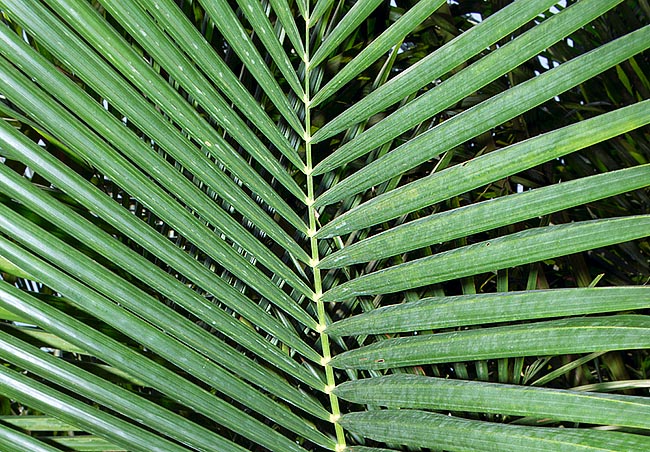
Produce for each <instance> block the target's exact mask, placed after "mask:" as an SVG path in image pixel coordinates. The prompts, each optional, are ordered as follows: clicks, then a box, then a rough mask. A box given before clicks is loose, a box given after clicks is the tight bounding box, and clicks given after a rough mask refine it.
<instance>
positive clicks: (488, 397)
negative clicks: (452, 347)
mask: <svg viewBox="0 0 650 452" xmlns="http://www.w3.org/2000/svg"><path fill="white" fill-rule="evenodd" d="M334 393H335V394H336V395H337V396H338V397H341V398H342V399H345V400H348V401H350V402H353V403H358V404H363V405H377V406H386V407H391V408H417V409H431V410H444V411H447V410H449V411H469V412H473V413H494V414H504V415H512V416H531V417H535V418H542V419H543V418H550V419H554V420H558V421H571V422H582V423H586V424H602V425H617V426H620V427H632V428H642V429H648V428H650V400H649V399H648V398H647V397H635V396H627V395H617V394H616V395H615V394H595V393H588V392H578V391H567V390H560V389H548V388H535V387H526V386H516V385H508V384H499V383H486V382H479V381H464V380H450V379H444V378H432V377H424V376H418V375H406V374H401V375H400V374H396V375H388V376H384V377H377V378H367V379H363V380H355V381H348V382H345V383H342V384H340V385H339V386H337V387H336V389H335V390H334Z"/></svg>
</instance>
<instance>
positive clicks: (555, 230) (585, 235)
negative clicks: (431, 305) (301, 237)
mask: <svg viewBox="0 0 650 452" xmlns="http://www.w3.org/2000/svg"><path fill="white" fill-rule="evenodd" d="M648 235H650V215H638V216H629V217H622V218H615V219H604V220H593V221H582V222H576V223H569V224H562V225H554V226H547V227H541V228H533V229H528V230H525V231H521V232H517V233H514V234H510V235H506V236H503V237H498V238H496V239H493V240H489V241H484V242H479V243H475V244H472V245H467V246H463V247H460V248H456V249H453V250H450V251H445V252H442V253H439V254H436V255H433V256H428V257H424V258H421V259H417V260H414V261H411V262H407V263H405V264H401V265H396V266H394V267H390V268H387V269H385V270H380V271H377V272H375V273H370V274H367V275H364V276H361V277H359V278H357V279H353V280H351V281H348V282H345V283H343V284H341V285H339V286H336V287H334V288H333V289H331V290H329V291H328V292H325V294H323V300H326V301H342V300H345V299H348V298H350V297H352V296H355V295H366V294H381V293H393V292H398V291H401V290H407V289H412V288H415V287H420V286H424V285H427V284H435V283H439V282H443V281H449V280H451V279H457V278H463V277H466V276H472V275H477V274H480V273H484V272H490V271H496V270H501V269H504V268H510V267H515V266H517V265H523V264H529V263H532V262H538V261H542V260H544V259H550V258H553V257H558V256H564V255H567V254H573V253H579V252H582V251H587V250H591V249H595V248H600V247H603V246H609V245H613V244H616V243H623V242H627V241H630V240H636V239H639V238H642V237H646V236H648ZM513 250H516V253H513Z"/></svg>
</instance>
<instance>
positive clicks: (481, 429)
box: [341, 410, 650, 452]
mask: <svg viewBox="0 0 650 452" xmlns="http://www.w3.org/2000/svg"><path fill="white" fill-rule="evenodd" d="M341 422H342V423H343V425H345V426H346V427H347V428H349V429H350V430H352V431H354V432H356V433H358V434H360V435H363V436H365V437H367V438H372V439H374V440H378V441H395V442H397V443H401V444H407V445H409V446H414V447H416V446H420V447H427V446H428V445H430V444H434V443H435V444H436V445H438V446H439V447H444V448H445V449H447V450H453V451H472V450H503V451H522V450H526V451H535V450H537V451H549V452H550V451H577V450H585V451H593V450H598V451H611V452H614V451H619V450H629V451H639V452H640V451H643V450H645V449H646V448H647V447H648V446H649V445H650V441H648V439H647V437H643V436H638V435H629V434H626V433H619V432H603V431H598V430H578V429H567V428H563V429H556V428H544V427H538V428H536V427H523V426H509V425H499V424H493V423H489V422H480V421H474V420H466V419H458V418H453V417H450V416H446V415H442V414H437V413H427V412H424V411H416V410H378V411H368V412H362V413H350V414H348V415H346V416H344V417H343V419H341Z"/></svg>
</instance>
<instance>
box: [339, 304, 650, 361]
mask: <svg viewBox="0 0 650 452" xmlns="http://www.w3.org/2000/svg"><path fill="white" fill-rule="evenodd" d="M648 347H650V317H649V316H642V315H617V316H610V317H586V318H571V319H564V320H551V321H547V322H538V323H529V324H522V325H508V326H502V327H493V328H481V329H474V330H463V331H453V332H447V333H436V334H425V335H418V336H410V337H399V338H395V339H387V340H383V341H380V342H377V343H374V344H371V345H367V346H365V347H361V348H358V349H355V350H351V351H348V352H345V353H342V354H340V355H337V356H335V357H334V358H333V359H332V361H331V364H332V366H334V367H336V368H344V369H390V368H394V367H404V366H417V365H421V364H435V363H453V362H460V361H474V360H479V359H496V358H505V357H515V356H539V355H542V356H544V355H561V354H568V353H589V352H594V351H602V350H626V349H643V348H648Z"/></svg>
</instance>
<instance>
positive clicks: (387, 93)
mask: <svg viewBox="0 0 650 452" xmlns="http://www.w3.org/2000/svg"><path fill="white" fill-rule="evenodd" d="M426 3H427V2H426V1H425V2H422V1H420V2H419V3H418V5H421V6H420V7H424V6H425V4H426ZM429 3H432V2H431V1H429ZM436 3H437V2H436ZM554 3H556V2H554V1H553V0H533V1H526V2H513V3H512V4H510V5H508V6H507V7H505V8H503V9H502V10H500V11H498V12H496V13H495V14H493V15H491V16H490V17H488V18H487V19H486V20H484V21H483V22H481V23H480V24H478V25H476V26H475V27H473V28H471V29H469V30H468V31H467V32H465V33H462V34H461V35H460V36H458V37H457V38H456V39H454V40H453V41H451V42H449V43H448V44H447V45H445V46H444V47H442V48H441V49H439V50H438V51H435V52H433V53H431V54H430V55H427V56H426V57H425V58H423V59H422V60H421V61H419V62H418V63H416V64H415V65H413V66H412V67H410V68H409V70H408V71H405V72H404V73H403V74H399V75H398V76H396V77H395V78H394V79H393V80H391V81H389V82H388V83H386V84H385V85H383V86H382V87H380V88H378V89H377V90H375V91H374V92H372V93H370V94H369V95H368V96H367V97H366V98H365V99H362V100H361V101H359V102H357V103H356V104H355V105H354V106H353V107H352V108H350V109H348V110H346V111H345V112H344V113H342V114H341V115H340V116H338V117H337V118H335V119H333V120H332V121H330V122H329V123H327V124H326V125H325V126H324V127H323V128H322V129H320V130H319V131H318V132H317V133H316V134H314V138H313V139H314V142H319V141H321V140H323V139H325V138H327V137H329V136H331V135H334V134H335V133H337V132H338V131H340V130H342V129H343V128H345V127H349V126H351V125H353V124H355V123H358V122H360V121H362V120H364V119H366V118H369V117H370V116H372V115H374V114H375V113H377V112H379V111H381V110H383V109H384V108H386V107H388V106H390V105H392V104H394V103H396V102H399V101H400V100H402V99H403V98H406V97H408V96H409V95H411V94H413V93H415V92H416V91H417V90H418V89H420V88H422V87H423V86H425V85H426V84H428V83H431V82H433V81H435V80H436V79H437V78H439V77H441V76H442V75H444V74H445V73H446V72H448V71H450V70H452V69H453V68H455V67H457V66H459V65H460V64H462V63H463V62H465V61H467V60H469V59H470V58H471V57H473V56H474V55H476V54H478V53H479V52H481V51H483V50H485V49H486V48H487V47H489V46H490V45H492V44H493V43H495V42H497V41H498V40H499V39H501V38H503V37H504V36H507V35H508V34H509V33H512V32H513V31H514V30H516V29H517V28H519V27H521V26H522V25H524V24H525V23H526V22H528V21H529V20H530V19H532V18H533V17H535V16H537V15H538V14H540V13H541V12H543V11H544V10H546V9H548V8H549V7H550V6H552V5H553V4H554ZM411 11H412V10H411ZM396 38H397V37H396ZM397 40H398V39H394V41H393V42H395V41H397ZM487 43H489V44H487ZM486 44H487V45H486ZM367 52H370V50H367ZM325 89H327V87H326V88H325ZM358 144H362V143H358ZM346 147H348V148H349V147H350V145H348V146H346ZM340 155H341V153H339V155H338V156H337V157H334V156H332V157H329V158H328V159H326V160H324V161H323V162H322V164H321V165H319V168H318V169H317V170H316V171H317V174H318V172H320V171H323V172H324V171H325V170H326V168H328V167H330V166H332V167H335V166H336V165H335V164H334V163H333V162H334V161H336V160H337V159H338V157H339V156H340ZM330 162H331V164H330Z"/></svg>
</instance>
